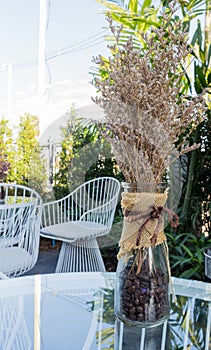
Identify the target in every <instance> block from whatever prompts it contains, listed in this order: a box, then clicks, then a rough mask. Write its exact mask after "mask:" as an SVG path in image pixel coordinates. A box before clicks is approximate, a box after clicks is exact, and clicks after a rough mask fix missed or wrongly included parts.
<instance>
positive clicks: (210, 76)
mask: <svg viewBox="0 0 211 350" xmlns="http://www.w3.org/2000/svg"><path fill="white" fill-rule="evenodd" d="M207 83H208V84H210V83H211V72H210V73H209V74H208V76H207Z"/></svg>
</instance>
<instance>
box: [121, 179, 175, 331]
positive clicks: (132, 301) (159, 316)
mask: <svg viewBox="0 0 211 350" xmlns="http://www.w3.org/2000/svg"><path fill="white" fill-rule="evenodd" d="M123 188H124V192H123V193H122V208H123V214H124V224H123V233H122V237H121V239H120V251H119V254H118V265H117V271H116V288H115V313H116V315H117V317H118V318H119V319H120V320H121V321H123V322H124V323H126V324H127V325H131V326H132V325H133V326H142V327H153V326H157V325H159V324H161V323H163V322H164V321H165V320H166V319H167V318H168V317H169V311H170V305H169V278H170V271H169V261H168V249H167V244H166V238H165V235H164V232H163V226H164V225H163V215H162V214H163V213H162V208H163V206H164V204H165V202H166V198H167V192H166V186H163V185H159V186H156V190H155V186H152V187H149V186H148V187H147V188H146V186H145V187H144V188H143V189H142V188H140V187H139V188H137V186H134V185H133V184H127V183H123ZM125 192H127V193H128V194H125Z"/></svg>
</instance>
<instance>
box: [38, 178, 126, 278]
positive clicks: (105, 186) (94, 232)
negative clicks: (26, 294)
mask: <svg viewBox="0 0 211 350" xmlns="http://www.w3.org/2000/svg"><path fill="white" fill-rule="evenodd" d="M119 192H120V183H119V181H118V180H116V179H115V178H112V177H100V178H96V179H93V180H90V181H87V182H85V183H83V184H82V185H80V186H79V187H78V188H77V189H75V190H74V191H73V192H71V193H70V194H68V195H67V196H66V197H64V198H62V199H59V200H56V201H53V202H49V203H44V204H43V213H42V225H43V227H42V229H41V232H40V234H41V236H42V237H46V238H51V239H54V240H59V241H62V247H61V251H60V254H59V259H58V263H57V267H56V272H76V271H79V272H80V271H105V266H104V262H103V259H102V256H101V252H100V249H99V245H98V241H97V237H99V236H103V235H106V234H108V233H109V232H110V230H111V227H112V223H113V219H114V214H115V210H116V205H117V202H118V199H119Z"/></svg>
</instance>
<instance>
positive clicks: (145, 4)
mask: <svg viewBox="0 0 211 350" xmlns="http://www.w3.org/2000/svg"><path fill="white" fill-rule="evenodd" d="M151 4H152V0H144V2H143V5H142V7H141V11H140V13H141V14H142V15H144V12H145V9H146V8H147V7H149V6H151Z"/></svg>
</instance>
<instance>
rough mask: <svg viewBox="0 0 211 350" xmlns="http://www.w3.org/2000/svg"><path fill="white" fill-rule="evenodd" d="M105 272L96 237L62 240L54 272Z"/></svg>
mask: <svg viewBox="0 0 211 350" xmlns="http://www.w3.org/2000/svg"><path fill="white" fill-rule="evenodd" d="M86 271H87V272H88V271H101V272H105V265H104V262H103V259H102V255H101V253H100V249H99V246H98V243H97V240H96V238H92V239H89V240H83V241H82V240H79V241H76V242H73V243H67V242H63V243H62V247H61V251H60V254H59V259H58V262H57V266H56V272H57V273H60V272H86Z"/></svg>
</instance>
